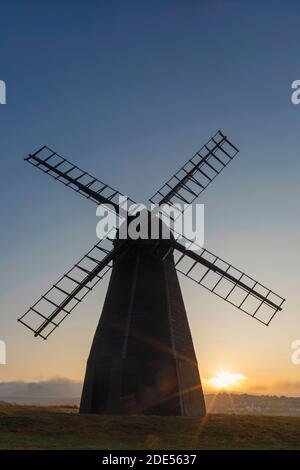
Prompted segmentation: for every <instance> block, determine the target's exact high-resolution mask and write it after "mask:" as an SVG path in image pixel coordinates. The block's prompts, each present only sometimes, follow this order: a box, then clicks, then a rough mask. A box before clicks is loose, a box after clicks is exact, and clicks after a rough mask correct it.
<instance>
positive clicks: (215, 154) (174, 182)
mask: <svg viewBox="0 0 300 470" xmlns="http://www.w3.org/2000/svg"><path fill="white" fill-rule="evenodd" d="M238 152H239V150H238V149H237V148H236V147H235V146H234V145H233V144H232V143H231V142H230V141H229V139H228V138H227V136H225V135H224V134H223V133H222V132H221V131H220V130H219V131H218V132H217V133H216V134H214V135H213V137H212V138H211V139H210V140H209V141H208V142H207V143H206V144H205V145H203V147H202V148H201V149H200V150H198V152H196V153H195V154H194V155H193V157H192V158H190V159H189V160H188V161H187V162H186V163H185V164H184V165H183V166H182V167H181V168H180V169H179V170H178V171H177V172H176V173H175V174H174V175H173V176H172V177H171V178H170V179H169V180H168V181H167V182H166V183H165V184H164V185H163V186H162V187H161V188H160V189H159V190H158V191H157V192H156V193H155V194H154V196H152V197H151V198H150V202H151V203H152V204H159V205H164V204H167V205H169V206H171V205H174V204H178V206H179V209H178V211H179V213H180V212H183V211H184V204H188V205H189V204H191V203H192V202H193V201H194V200H195V199H196V198H197V197H198V196H199V195H200V194H201V193H202V192H203V191H204V189H206V188H207V186H208V185H209V184H210V183H212V181H213V180H214V179H215V178H216V177H217V176H218V175H219V174H220V173H221V171H222V170H223V169H224V168H225V167H226V166H227V165H228V164H229V163H230V162H231V161H232V160H233V159H234V157H235V156H236V155H237V154H238ZM180 206H182V209H180Z"/></svg>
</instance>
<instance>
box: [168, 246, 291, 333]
mask: <svg viewBox="0 0 300 470" xmlns="http://www.w3.org/2000/svg"><path fill="white" fill-rule="evenodd" d="M191 243H192V242H191ZM173 254H174V262H175V268H176V270H177V271H178V272H179V273H181V274H184V275H185V276H186V277H187V278H189V279H191V280H193V281H194V282H196V283H197V284H199V285H201V286H203V287H205V288H206V289H208V290H209V291H210V292H212V293H213V294H215V295H217V296H218V297H220V298H221V299H223V300H225V301H226V302H228V303H230V304H231V305H234V306H235V307H237V308H238V309H239V310H241V311H243V312H244V313H246V314H247V315H250V316H251V317H252V318H255V320H258V321H259V322H261V323H263V324H264V325H266V326H268V325H269V324H270V322H271V320H272V319H273V317H274V316H275V315H276V313H277V312H278V311H281V310H282V305H283V303H284V302H285V299H284V298H283V297H281V296H280V295H278V294H276V293H275V292H274V291H272V290H271V289H269V288H268V287H266V286H264V285H263V284H261V283H260V282H258V281H256V280H255V279H253V278H252V277H250V276H248V275H247V274H246V273H244V272H243V271H241V270H240V269H238V268H235V267H234V266H233V265H232V264H230V263H227V261H224V260H223V259H221V258H220V257H219V256H217V255H214V254H213V253H211V252H210V251H208V250H207V249H205V248H200V249H199V251H197V253H196V252H194V251H189V250H187V249H186V248H184V247H183V246H182V245H181V244H179V243H176V242H175V243H174V252H173Z"/></svg>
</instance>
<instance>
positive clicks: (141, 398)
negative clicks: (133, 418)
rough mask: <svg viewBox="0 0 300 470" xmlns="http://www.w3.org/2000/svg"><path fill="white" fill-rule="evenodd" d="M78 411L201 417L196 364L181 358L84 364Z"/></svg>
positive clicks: (201, 400)
mask: <svg viewBox="0 0 300 470" xmlns="http://www.w3.org/2000/svg"><path fill="white" fill-rule="evenodd" d="M80 413H96V414H143V415H161V416H162V415H165V416H204V415H205V403H204V399H203V393H202V389H199V372H198V366H197V364H193V363H188V362H186V361H182V360H163V361H151V360H149V361H145V360H128V359H124V360H102V361H100V362H98V363H88V366H87V371H86V380H85V384H84V393H83V395H82V400H81V404H80Z"/></svg>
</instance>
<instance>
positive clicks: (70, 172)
mask: <svg viewBox="0 0 300 470" xmlns="http://www.w3.org/2000/svg"><path fill="white" fill-rule="evenodd" d="M25 161H27V162H28V163H30V164H31V165H33V166H34V167H36V168H38V169H39V170H41V171H43V172H44V173H46V174H48V175H50V176H51V177H52V178H54V179H55V180H58V181H60V182H61V183H63V184H64V185H65V186H67V187H70V188H71V189H73V190H74V191H76V192H78V193H80V194H82V195H83V196H84V197H86V198H87V199H90V200H91V201H93V202H95V203H96V204H111V205H112V206H114V208H115V211H116V213H119V212H120V209H121V210H122V207H121V208H120V206H119V201H120V198H123V199H124V198H125V199H126V200H127V203H128V204H129V205H131V204H134V201H133V200H132V199H130V198H128V197H127V196H126V197H125V196H124V194H122V193H120V192H119V191H117V190H116V189H114V188H112V187H111V186H109V185H108V184H105V183H103V182H102V181H101V180H99V179H98V178H95V177H94V176H92V175H91V174H90V173H88V172H87V171H85V170H82V169H81V168H79V167H78V166H77V165H74V164H73V163H72V162H70V161H69V160H67V159H66V158H64V157H62V156H61V155H59V154H58V153H57V152H55V151H54V150H52V149H51V148H50V147H47V146H46V145H44V146H43V147H41V148H40V149H38V150H37V151H36V152H35V153H33V154H30V155H29V156H28V157H26V158H25Z"/></svg>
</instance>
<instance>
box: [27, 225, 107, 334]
mask: <svg viewBox="0 0 300 470" xmlns="http://www.w3.org/2000/svg"><path fill="white" fill-rule="evenodd" d="M114 236H115V229H112V230H111V231H110V232H109V237H107V238H105V239H103V240H100V241H99V242H98V243H97V244H96V245H94V246H93V247H92V248H91V249H90V250H89V251H88V253H87V254H85V255H84V256H83V257H82V258H81V259H80V260H79V261H78V262H77V263H75V264H74V266H73V267H72V268H71V269H70V270H69V271H67V273H66V274H64V275H63V276H62V277H61V278H60V279H59V280H58V281H57V282H56V283H55V284H54V285H53V286H52V287H51V288H50V289H49V290H48V291H47V292H46V293H45V294H44V295H42V296H41V297H40V299H39V300H37V301H36V302H35V303H34V304H33V305H32V306H31V307H30V308H29V309H28V310H27V311H26V312H25V313H24V315H22V316H21V317H20V318H19V319H18V321H19V322H21V323H22V324H23V325H24V326H26V327H27V328H29V329H30V330H31V331H33V332H34V335H35V336H40V337H41V338H43V339H47V338H48V336H49V335H50V334H51V333H52V332H53V331H54V330H55V329H56V328H57V327H58V326H59V325H60V324H61V322H62V321H63V320H64V319H65V318H66V317H67V316H68V315H70V313H71V312H72V311H73V310H74V308H75V307H76V306H77V305H78V304H79V303H80V302H82V300H83V299H84V298H85V297H86V296H87V295H88V294H89V293H90V292H91V291H92V289H93V288H94V287H95V286H96V285H97V284H98V283H99V282H100V281H101V280H102V279H103V278H104V277H105V275H106V274H107V273H108V272H109V271H110V270H111V268H112V260H113V258H114V255H115V250H114V248H113V238H114Z"/></svg>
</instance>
